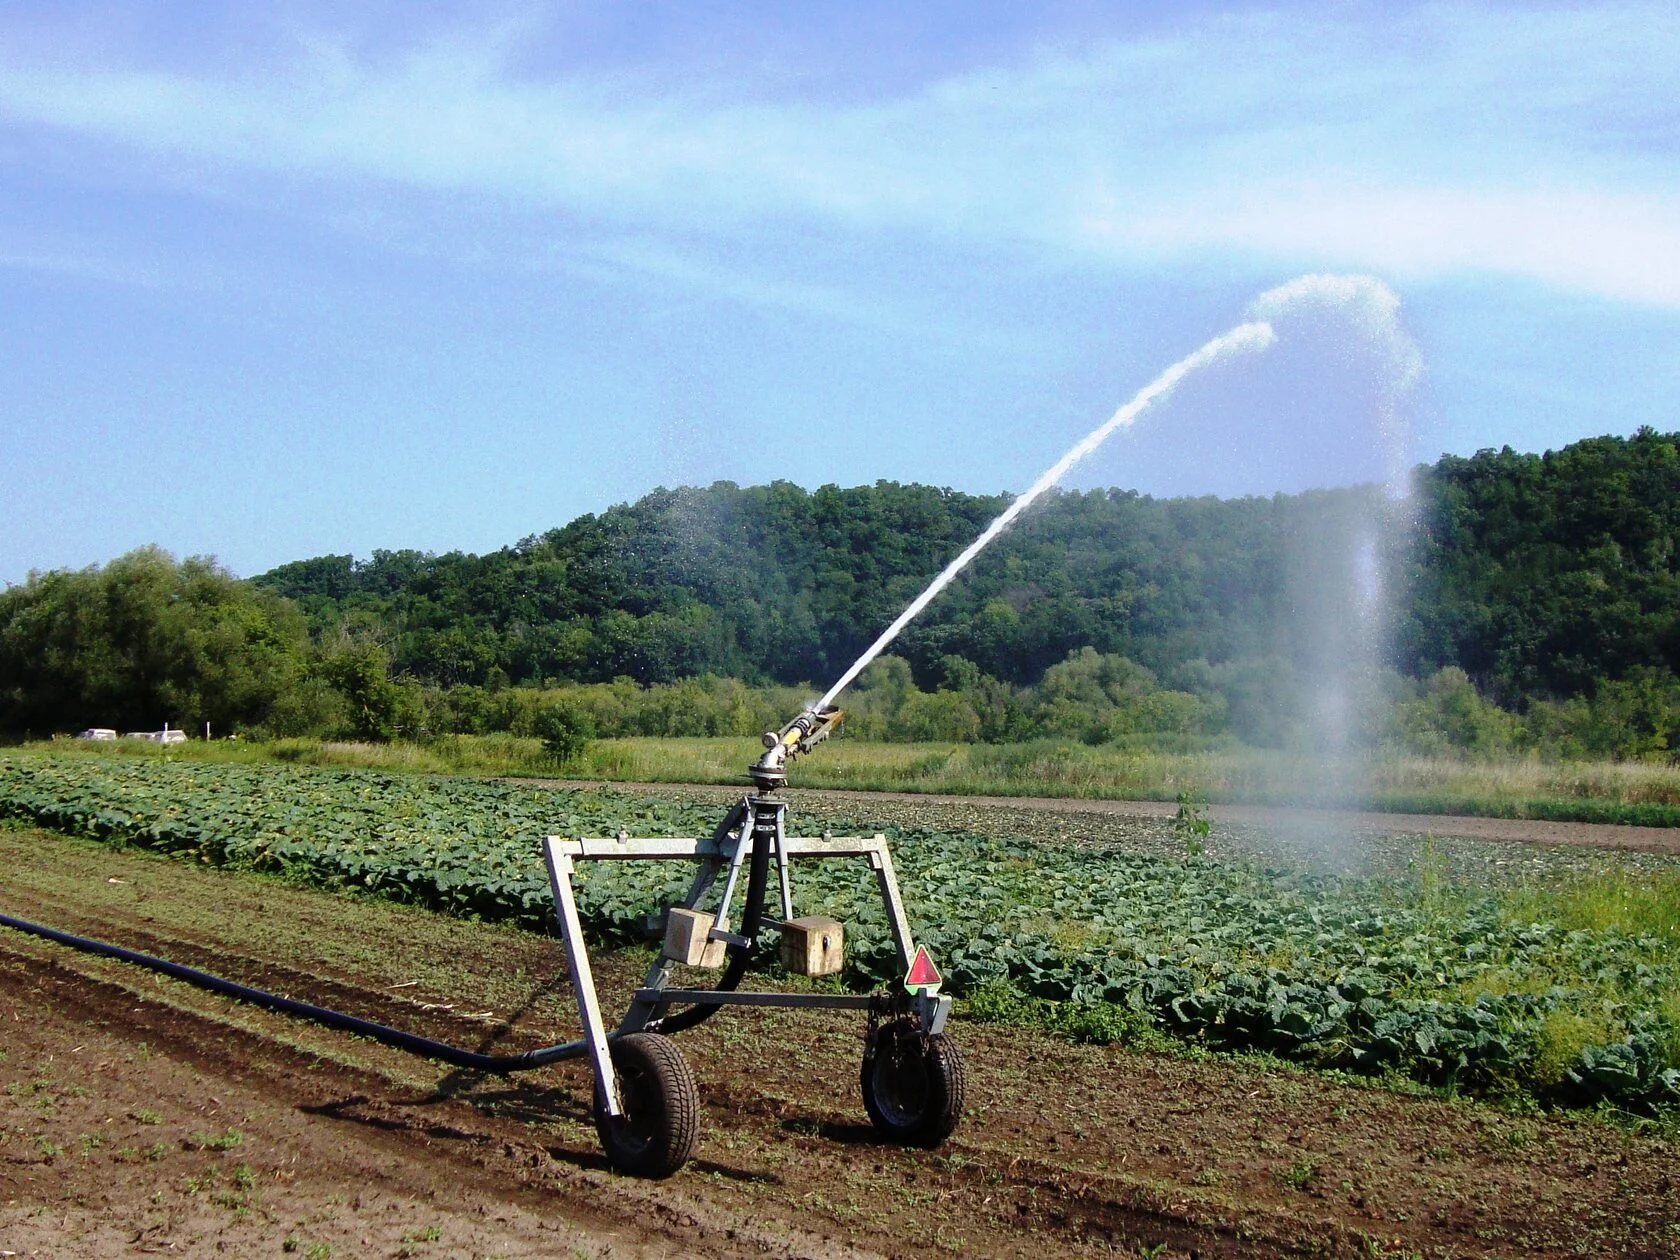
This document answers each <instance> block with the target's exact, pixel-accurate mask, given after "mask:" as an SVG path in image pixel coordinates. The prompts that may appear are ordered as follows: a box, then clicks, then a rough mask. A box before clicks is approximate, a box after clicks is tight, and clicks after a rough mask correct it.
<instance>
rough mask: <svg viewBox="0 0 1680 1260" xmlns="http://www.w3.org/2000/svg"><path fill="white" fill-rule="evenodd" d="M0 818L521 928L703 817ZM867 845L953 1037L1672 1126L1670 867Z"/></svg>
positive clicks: (201, 791) (222, 776)
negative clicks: (957, 1012) (1104, 1048)
mask: <svg viewBox="0 0 1680 1260" xmlns="http://www.w3.org/2000/svg"><path fill="white" fill-rule="evenodd" d="M0 813H4V814H6V815H9V816H11V817H13V818H18V819H27V820H29V821H31V822H35V823H38V824H40V825H44V826H47V827H50V828H54V829H57V830H60V831H64V832H70V833H74V834H80V835H89V836H94V837H98V838H101V839H104V840H107V841H110V842H113V843H118V844H129V845H138V846H145V847H148V848H152V849H156V850H161V851H165V852H168V853H172V854H175V855H178V856H181V857H184V858H190V859H193V860H196V861H203V862H211V863H220V864H224V865H228V866H234V867H239V868H245V869H254V870H259V871H268V872H272V873H276V874H280V875H284V876H289V877H291V878H295V879H300V880H304V881H307V882H310V883H313V884H317V885H324V886H329V887H339V888H344V889H353V890H356V891H359V892H361V893H365V894H371V895H378V896H386V897H392V898H396V899H400V900H405V901H411V902H416V903H419V904H423V905H426V906H430V907H433V908H435V909H439V910H443V911H447V912H450V913H455V914H466V915H475V916H480V917H483V918H494V919H503V920H513V921H517V922H521V923H524V924H527V925H529V926H531V927H535V928H542V927H544V926H546V924H547V921H548V918H549V915H550V913H551V906H550V898H549V892H548V887H547V882H546V877H545V875H544V873H543V867H542V861H541V856H540V852H539V847H538V844H539V840H540V838H541V837H542V836H543V835H545V834H567V835H577V834H610V833H613V832H616V831H618V830H620V829H621V828H622V829H625V830H628V831H631V832H633V833H636V834H643V835H696V834H703V833H706V832H709V831H710V830H711V828H712V827H713V826H714V825H715V823H716V820H717V817H718V812H717V808H716V806H715V805H703V804H699V803H695V802H685V801H681V800H673V799H670V798H665V797H651V798H650V797H639V796H635V795H629V794H623V793H618V792H614V791H610V790H590V791H554V790H545V789H538V788H530V787H524V786H520V785H514V784H506V783H490V782H484V781H481V780H473V779H459V778H445V777H436V776H429V775H416V774H407V775H393V774H388V773H382V772H376V771H342V770H328V769H316V768H309V767H293V766H283V765H275V764H261V763H256V764H249V765H240V764H214V763H192V762H185V763H183V762H169V761H163V760H154V759H142V758H129V757H97V756H83V757H76V758H54V757H43V756H38V755H32V754H6V755H0ZM825 825H835V826H836V830H838V829H839V827H838V825H836V824H833V823H825ZM857 826H858V829H868V830H874V829H875V827H874V826H872V825H869V824H868V822H867V820H860V821H859V822H858V823H857ZM886 830H888V832H889V834H890V835H891V837H892V839H893V842H894V846H895V855H896V858H897V862H898V865H899V868H900V872H901V878H902V880H903V888H904V894H905V898H906V901H907V904H908V907H909V910H910V914H911V919H912V922H913V925H914V927H915V929H916V931H917V934H918V937H919V939H920V940H922V941H923V942H925V943H926V944H927V945H928V946H929V947H930V948H931V949H932V950H933V951H934V953H935V956H936V957H938V958H939V959H940V960H941V962H942V964H943V966H944V968H945V971H946V974H947V977H948V978H949V982H950V984H951V987H952V988H953V990H954V991H955V992H957V993H958V994H959V995H963V996H966V997H967V998H968V999H969V1009H970V1012H971V1013H973V1014H976V1015H980V1016H982V1017H989V1018H993V1019H1032V1020H1036V1021H1039V1022H1047V1023H1051V1024H1052V1025H1053V1026H1056V1027H1059V1028H1061V1029H1063V1030H1064V1031H1066V1032H1069V1033H1070V1034H1072V1035H1075V1036H1081V1037H1086V1038H1094V1039H1112V1038H1123V1037H1133V1036H1140V1035H1141V1036H1143V1037H1146V1038H1150V1037H1159V1036H1161V1035H1163V1034H1165V1035H1170V1036H1173V1037H1176V1038H1180V1039H1182V1040H1184V1041H1186V1042H1189V1043H1194V1044H1203V1045H1207V1046H1212V1047H1217V1048H1223V1049H1239V1050H1240V1049H1256V1050H1264V1051H1267V1052H1270V1053H1272V1054H1275V1055H1277V1056H1280V1057H1283V1058H1287V1059H1291V1060H1294V1061H1298V1062H1302V1063H1306V1064H1310V1065H1315V1066H1321V1067H1333V1068H1340V1069H1345V1070H1349V1071H1353V1072H1359V1073H1364V1074H1370V1075H1390V1076H1401V1077H1406V1078H1410V1079H1412V1080H1415V1081H1420V1082H1423V1083H1425V1084H1429V1085H1433V1086H1437V1087H1446V1088H1451V1089H1459V1090H1464V1091H1468V1092H1476V1093H1487V1094H1496V1095H1497V1094H1503V1095H1511V1096H1520V1097H1529V1098H1538V1099H1541V1100H1544V1101H1548V1102H1555V1103H1559V1104H1566V1105H1588V1104H1595V1103H1600V1102H1608V1103H1612V1104H1615V1105H1617V1106H1620V1107H1624V1108H1628V1109H1635V1110H1643V1111H1650V1110H1653V1109H1662V1108H1666V1107H1668V1106H1670V1105H1672V1104H1676V1103H1680V963H1677V959H1680V868H1677V867H1676V866H1675V865H1674V864H1673V863H1670V862H1668V861H1666V860H1662V859H1654V858H1632V857H1627V856H1624V855H1605V854H1596V853H1592V854H1588V853H1579V852H1568V853H1562V852H1552V851H1546V850H1538V849H1527V848H1525V849H1522V850H1517V851H1512V850H1510V849H1508V848H1507V849H1504V850H1501V851H1500V852H1499V855H1498V856H1495V854H1494V852H1493V851H1492V850H1491V849H1489V848H1488V847H1487V846H1471V845H1467V844H1466V845H1458V846H1453V845H1440V844H1435V843H1432V842H1424V843H1421V844H1403V843H1395V844H1390V845H1388V846H1386V847H1382V848H1380V850H1375V851H1373V853H1372V854H1370V855H1367V858H1368V860H1366V861H1363V862H1362V863H1361V864H1360V865H1359V867H1358V869H1357V870H1353V869H1349V870H1339V869H1334V868H1333V867H1331V866H1326V865H1324V864H1315V863H1313V862H1310V861H1305V860H1303V861H1301V862H1296V863H1280V862H1278V861H1277V860H1276V858H1275V855H1273V856H1271V857H1267V856H1266V855H1264V854H1263V853H1260V852H1256V853H1253V854H1250V855H1248V856H1243V855H1242V854H1241V853H1240V852H1238V853H1235V854H1233V853H1232V852H1228V851H1227V847H1226V846H1222V847H1221V849H1220V856H1218V857H1214V856H1209V855H1208V854H1207V853H1198V852H1194V851H1192V850H1197V849H1200V848H1201V846H1200V845H1199V844H1194V843H1192V844H1188V845H1179V846H1178V849H1177V850H1176V851H1175V849H1174V847H1173V844H1172V843H1171V842H1170V840H1169V841H1168V842H1165V843H1163V842H1162V837H1161V836H1157V837H1156V840H1155V842H1154V843H1152V844H1147V845H1140V844H1137V843H1135V842H1133V841H1132V840H1129V839H1128V838H1127V837H1126V836H1125V835H1124V834H1122V835H1121V836H1120V838H1119V840H1118V841H1117V842H1112V843H1105V842H1095V841H1090V840H1086V841H1082V842H1079V843H1058V842H1055V841H1047V840H1043V839H1029V838H1025V837H1022V836H1020V835H1010V834H975V833H973V832H951V831H932V830H926V829H915V828H908V827H887V828H886ZM995 830H996V831H998V832H1004V831H1005V830H1006V829H1005V828H1003V827H999V828H996V829H995ZM1209 852H1211V850H1210V851H1209ZM688 875H689V872H688V870H687V869H686V866H685V864H676V863H660V864H651V863H649V864H628V863H626V864H619V863H613V864H604V865H601V866H596V867H591V868H589V869H588V870H587V871H586V873H585V876H584V880H583V883H582V886H581V889H580V902H581V908H582V910H583V913H584V916H585V921H586V924H587V926H588V927H589V929H590V930H591V931H593V932H594V933H595V934H596V935H597V937H598V938H600V939H604V940H617V941H623V940H633V939H639V938H641V937H642V936H643V935H644V934H645V933H646V931H647V930H648V928H649V925H650V922H654V921H656V920H657V915H658V913H659V912H660V910H661V909H662V907H663V906H664V905H666V904H668V903H669V902H670V901H671V900H673V899H675V898H676V897H677V896H679V895H681V893H682V891H683V889H684V887H685V886H686V883H687V879H688ZM796 876H797V878H796V891H797V894H798V901H799V903H800V910H801V911H802V912H815V911H819V910H820V911H822V912H825V913H830V914H834V915H836V916H837V917H839V918H841V919H843V920H845V921H846V922H847V924H848V931H849V944H850V971H849V974H848V975H847V977H846V979H847V980H848V981H849V982H850V983H852V984H854V985H857V986H868V985H873V984H876V983H879V982H881V981H882V980H884V979H887V978H889V977H888V970H889V967H890V962H891V951H890V947H889V941H888V938H887V934H886V925H885V922H884V919H883V917H882V915H881V913H880V910H879V907H878V905H877V904H876V903H875V900H874V895H873V892H872V888H871V883H870V880H869V876H868V873H867V871H866V869H865V868H864V867H863V866H862V865H861V864H846V863H811V864H807V865H804V866H801V867H800V868H798V870H797V872H796Z"/></svg>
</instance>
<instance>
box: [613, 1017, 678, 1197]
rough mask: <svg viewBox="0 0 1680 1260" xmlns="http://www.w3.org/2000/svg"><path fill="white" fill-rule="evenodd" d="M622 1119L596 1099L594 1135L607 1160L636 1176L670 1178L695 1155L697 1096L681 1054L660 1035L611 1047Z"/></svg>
mask: <svg viewBox="0 0 1680 1260" xmlns="http://www.w3.org/2000/svg"><path fill="white" fill-rule="evenodd" d="M612 1062H613V1070H614V1071H615V1072H616V1073H617V1074H618V1095H619V1097H620V1098H621V1099H622V1100H623V1102H624V1114H623V1115H622V1116H609V1115H608V1114H607V1113H606V1109H605V1108H603V1107H602V1106H601V1105H600V1102H599V1100H597V1102H596V1107H595V1131H596V1132H597V1133H599V1134H600V1135H601V1147H602V1149H603V1150H605V1151H606V1153H607V1159H608V1160H609V1161H610V1162H611V1163H612V1166H613V1167H614V1168H616V1169H618V1170H619V1171H620V1172H626V1173H630V1174H631V1175H632V1176H636V1177H669V1176H670V1175H671V1174H672V1173H674V1172H676V1171H677V1169H679V1168H681V1167H682V1166H683V1165H684V1164H686V1163H687V1162H688V1157H689V1156H690V1155H691V1154H693V1153H694V1139H695V1137H696V1135H697V1134H698V1132H699V1129H700V1093H699V1091H698V1090H697V1089H695V1087H694V1074H693V1073H692V1072H690V1071H689V1070H688V1064H687V1063H685V1062H684V1061H683V1057H682V1053H681V1052H680V1051H679V1050H678V1049H677V1047H676V1046H675V1045H674V1044H673V1043H672V1042H671V1040H670V1038H668V1037H661V1036H660V1035H659V1034H658V1033H645V1032H643V1033H631V1034H629V1035H628V1036H625V1037H620V1038H618V1040H616V1041H614V1042H613V1043H612Z"/></svg>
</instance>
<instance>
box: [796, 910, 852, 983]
mask: <svg viewBox="0 0 1680 1260" xmlns="http://www.w3.org/2000/svg"><path fill="white" fill-rule="evenodd" d="M845 961H846V952H845V942H844V929H843V928H842V927H841V925H840V920H839V919H830V918H827V917H826V916H824V915H820V914H814V915H811V916H809V917H808V918H804V919H794V920H793V921H792V922H790V923H788V924H786V925H784V926H783V928H782V966H783V967H784V968H786V969H787V970H788V971H791V972H793V974H794V975H796V976H832V975H834V974H835V973H836V972H837V971H839V970H840V968H841V967H842V966H843V965H844V964H845Z"/></svg>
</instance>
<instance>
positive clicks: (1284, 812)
mask: <svg viewBox="0 0 1680 1260" xmlns="http://www.w3.org/2000/svg"><path fill="white" fill-rule="evenodd" d="M508 782H511V783H520V784H525V785H530V786H544V787H558V788H596V787H610V788H612V789H613V790H614V791H618V792H632V793H638V792H646V793H649V794H651V795H659V794H663V793H670V792H682V793H685V794H696V795H699V796H702V797H704V798H705V799H708V800H711V799H715V800H718V801H724V800H732V799H735V798H738V797H739V796H740V795H741V789H740V788H730V787H720V786H717V785H714V784H691V783H681V784H671V783H609V784H602V783H597V782H593V781H584V780H580V779H510V780H508ZM786 795H787V796H788V797H789V798H790V799H793V800H796V801H797V802H799V804H800V806H801V807H802V808H803V809H807V810H808V809H812V808H815V809H817V810H834V809H836V808H842V809H845V808H849V809H853V810H855V809H856V807H857V806H858V805H867V804H871V803H874V804H879V805H889V806H892V807H894V812H895V813H902V812H906V811H908V812H909V813H910V814H911V815H914V814H915V813H917V812H919V811H925V812H926V813H927V814H928V815H929V816H930V818H932V819H933V820H934V821H933V822H932V824H931V825H934V826H949V825H951V821H950V820H951V816H952V814H953V812H954V811H955V812H958V813H960V812H961V811H965V810H967V811H984V812H985V813H986V814H987V815H989V816H991V817H997V816H999V815H1007V814H1009V813H1010V812H1011V811H1018V812H1020V813H1023V814H1028V815H1032V814H1053V815H1067V816H1073V817H1079V818H1085V819H1089V820H1093V821H1099V820H1101V819H1104V818H1110V819H1127V818H1147V819H1163V818H1171V817H1172V816H1173V814H1174V813H1175V812H1176V811H1177V809H1178V807H1177V806H1176V805H1175V804H1173V803H1172V802H1170V801H1109V800H1090V799H1085V798H1079V797H1068V796H951V795H945V794H938V793H929V792H864V791H852V790H850V789H845V788H793V789H789V790H788V791H787V793H786ZM1207 812H1208V817H1209V819H1211V820H1212V821H1213V822H1216V823H1221V824H1224V825H1225V826H1227V827H1240V828H1249V829H1254V830H1258V831H1265V832H1270V833H1273V834H1288V833H1291V832H1296V833H1306V834H1309V835H1310V834H1339V835H1345V836H1352V835H1389V836H1415V835H1425V834H1428V835H1434V836H1457V837H1463V838H1465V839H1470V840H1501V841H1509V842H1514V843H1526V844H1567V845H1576V846H1580V847H1584V848H1594V849H1622V850H1626V851H1628V852H1635V853H1659V854H1669V855H1674V856H1680V828H1671V827H1632V826H1624V825H1621V824H1611V823H1574V822H1546V821H1542V820H1539V819H1529V818H1477V817H1472V816H1469V815H1463V814H1385V813H1380V812H1377V811H1374V810H1356V809H1297V808H1286V807H1284V806H1279V805H1210V806H1208V811H1207Z"/></svg>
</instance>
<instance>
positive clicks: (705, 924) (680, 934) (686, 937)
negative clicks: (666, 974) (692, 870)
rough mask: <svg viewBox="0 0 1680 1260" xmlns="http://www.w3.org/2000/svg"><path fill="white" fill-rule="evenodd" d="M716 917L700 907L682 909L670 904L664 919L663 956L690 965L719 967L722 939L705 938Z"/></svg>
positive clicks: (721, 963)
mask: <svg viewBox="0 0 1680 1260" xmlns="http://www.w3.org/2000/svg"><path fill="white" fill-rule="evenodd" d="M715 922H717V916H716V915H712V914H707V913H706V912H705V911H703V910H684V909H683V908H682V907H680V906H673V907H671V912H670V917H669V918H668V919H667V920H666V922H665V957H667V958H674V959H676V961H678V962H680V963H683V964H685V965H687V966H690V967H721V966H723V958H724V953H725V950H726V946H725V945H724V943H723V942H722V941H712V940H707V939H706V937H707V934H708V933H709V932H711V930H712V924H713V923H715Z"/></svg>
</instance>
